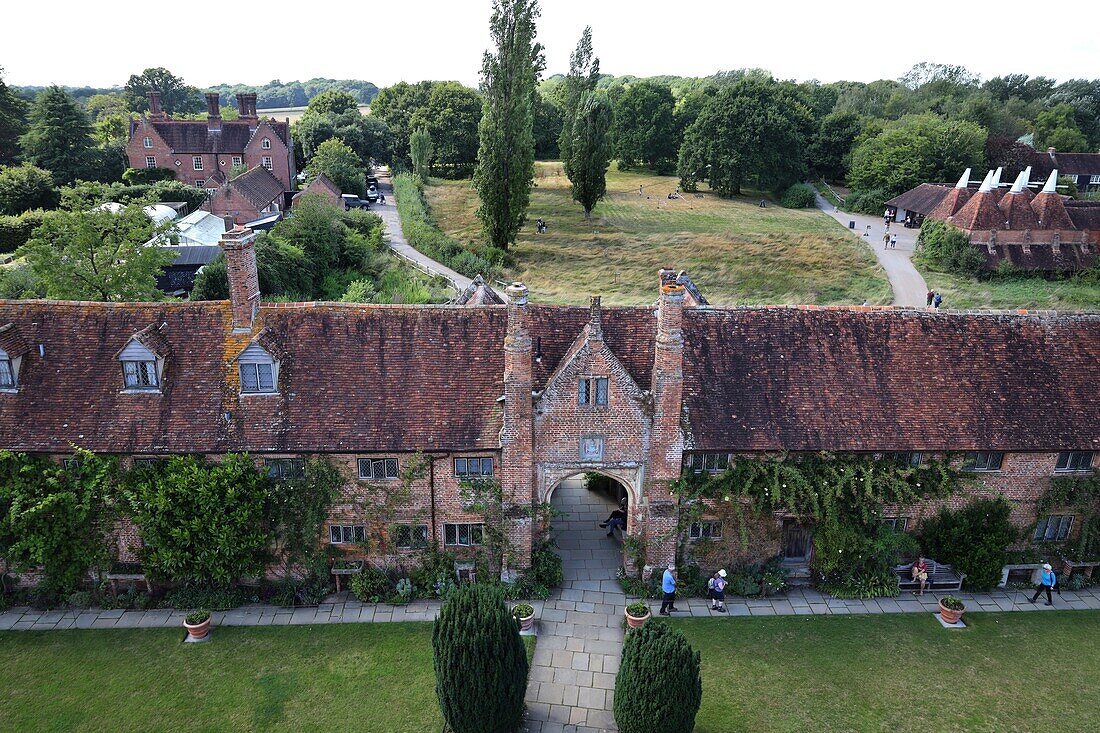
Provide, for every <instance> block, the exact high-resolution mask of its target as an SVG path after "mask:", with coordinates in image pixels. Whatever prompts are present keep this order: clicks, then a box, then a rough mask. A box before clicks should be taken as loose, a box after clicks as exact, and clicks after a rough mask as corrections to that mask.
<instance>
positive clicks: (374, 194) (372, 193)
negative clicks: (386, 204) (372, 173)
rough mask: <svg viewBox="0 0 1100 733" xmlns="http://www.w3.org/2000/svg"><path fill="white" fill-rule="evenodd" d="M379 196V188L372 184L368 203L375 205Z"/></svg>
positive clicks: (368, 188) (369, 187) (369, 189)
mask: <svg viewBox="0 0 1100 733" xmlns="http://www.w3.org/2000/svg"><path fill="white" fill-rule="evenodd" d="M379 195H380V194H379V192H378V186H376V185H374V184H373V183H372V184H371V185H370V186H368V187H367V201H369V202H370V203H372V204H373V203H375V202H377V201H378V196H379Z"/></svg>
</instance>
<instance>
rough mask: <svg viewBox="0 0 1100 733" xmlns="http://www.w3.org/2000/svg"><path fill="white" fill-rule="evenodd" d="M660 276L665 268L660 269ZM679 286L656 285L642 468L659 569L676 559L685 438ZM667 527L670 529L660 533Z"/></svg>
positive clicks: (650, 551) (651, 559)
mask: <svg viewBox="0 0 1100 733" xmlns="http://www.w3.org/2000/svg"><path fill="white" fill-rule="evenodd" d="M661 276H662V280H664V272H663V271H662V273H661ZM683 318H684V286H683V285H678V284H677V283H676V282H675V280H673V281H672V282H666V284H664V285H662V286H661V294H660V299H659V300H658V301H657V338H656V349H655V353H654V361H653V386H652V395H653V428H652V430H651V431H650V437H649V466H648V470H647V471H646V488H645V496H646V501H647V505H648V506H647V507H646V509H647V511H648V514H649V517H648V519H647V526H648V533H647V534H648V537H647V551H646V559H647V562H648V564H650V565H653V566H654V567H660V566H661V565H662V564H664V563H666V562H669V561H671V560H673V559H674V558H675V555H676V543H675V541H670V540H668V539H666V538H667V537H670V536H672V535H673V534H674V533H672V532H671V530H672V529H673V528H674V526H675V524H676V521H677V519H676V515H677V510H676V501H675V499H674V497H673V496H672V494H671V492H670V491H669V484H670V483H672V482H673V481H676V480H677V479H678V478H680V471H681V464H682V462H683V451H684V436H683V431H682V430H681V429H680V412H681V409H682V406H683V397H684V331H683ZM665 530H669V531H665Z"/></svg>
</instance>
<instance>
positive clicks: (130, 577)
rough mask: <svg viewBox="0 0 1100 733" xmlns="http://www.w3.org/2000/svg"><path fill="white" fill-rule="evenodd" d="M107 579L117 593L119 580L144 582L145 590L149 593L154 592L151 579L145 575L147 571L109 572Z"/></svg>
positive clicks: (112, 589)
mask: <svg viewBox="0 0 1100 733" xmlns="http://www.w3.org/2000/svg"><path fill="white" fill-rule="evenodd" d="M107 580H108V582H110V584H111V591H112V592H114V594H115V595H118V583H119V581H123V582H129V583H144V584H145V591H146V592H147V593H149V595H152V594H153V585H152V583H150V582H149V579H148V578H147V577H145V573H107Z"/></svg>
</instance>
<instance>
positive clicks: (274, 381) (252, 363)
mask: <svg viewBox="0 0 1100 733" xmlns="http://www.w3.org/2000/svg"><path fill="white" fill-rule="evenodd" d="M264 366H266V367H267V368H268V369H269V370H270V371H271V375H270V376H271V388H270V389H265V388H264V386H263V382H262V381H261V379H260V367H264ZM249 368H251V370H252V372H253V375H254V376H255V384H256V386H255V387H250V386H248V384H247V382H246V379H245V373H246V372H247V370H248V369H249ZM237 371H238V375H239V376H240V379H241V394H248V395H253V394H275V393H277V392H278V391H279V376H278V373H277V371H276V368H275V361H274V360H270V361H264V360H262V359H249V360H247V361H245V360H242V361H239V362H238V363H237Z"/></svg>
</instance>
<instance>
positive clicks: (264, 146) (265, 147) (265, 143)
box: [260, 137, 271, 150]
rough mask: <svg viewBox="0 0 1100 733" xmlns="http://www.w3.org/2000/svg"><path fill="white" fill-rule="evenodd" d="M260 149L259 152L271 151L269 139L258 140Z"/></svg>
mask: <svg viewBox="0 0 1100 733" xmlns="http://www.w3.org/2000/svg"><path fill="white" fill-rule="evenodd" d="M260 149H261V150H271V138H269V137H265V138H263V139H262V140H260Z"/></svg>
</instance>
